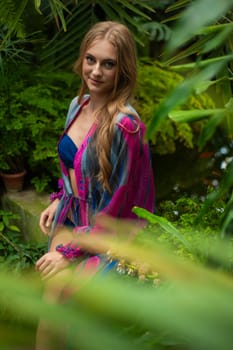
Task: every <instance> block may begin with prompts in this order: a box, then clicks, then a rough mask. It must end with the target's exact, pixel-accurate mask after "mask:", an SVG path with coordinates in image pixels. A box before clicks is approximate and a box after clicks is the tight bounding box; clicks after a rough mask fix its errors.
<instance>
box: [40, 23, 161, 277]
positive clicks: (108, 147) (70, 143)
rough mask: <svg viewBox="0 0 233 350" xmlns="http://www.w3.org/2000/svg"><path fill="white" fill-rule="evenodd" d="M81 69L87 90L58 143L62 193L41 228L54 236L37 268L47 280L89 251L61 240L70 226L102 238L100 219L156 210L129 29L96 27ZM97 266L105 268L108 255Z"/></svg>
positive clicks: (71, 112) (113, 25) (115, 25)
mask: <svg viewBox="0 0 233 350" xmlns="http://www.w3.org/2000/svg"><path fill="white" fill-rule="evenodd" d="M74 71H75V72H76V73H78V74H79V75H80V76H81V79H82V85H81V89H80V92H79V96H78V97H75V98H74V99H73V100H72V102H71V104H70V108H69V111H68V116H67V120H66V125H65V130H64V132H63V134H62V136H61V138H60V140H59V144H58V153H59V157H60V164H61V171H62V180H60V185H61V188H60V191H59V192H58V193H56V194H52V196H51V197H52V203H51V204H50V205H49V207H48V208H46V209H45V210H44V211H43V212H42V214H41V217H40V227H41V230H42V231H43V232H44V233H45V234H49V233H50V232H51V228H52V232H53V233H52V238H51V240H50V242H51V245H50V249H49V252H48V253H47V254H45V255H44V256H43V257H41V258H40V259H39V260H38V262H37V263H36V268H37V269H38V271H39V272H40V273H41V275H42V277H43V278H46V279H47V278H49V277H51V276H53V275H54V274H56V273H57V272H59V271H60V270H62V269H64V268H66V267H67V266H68V265H69V264H70V262H71V261H72V263H74V262H75V259H76V258H78V257H79V261H80V255H81V256H82V254H83V252H82V251H81V250H80V249H79V248H78V247H76V246H74V245H73V244H72V243H71V237H70V236H69V235H68V236H66V235H65V236H64V235H63V236H62V235H61V236H57V235H56V230H55V228H57V227H60V225H69V226H71V227H73V228H74V229H73V230H74V231H73V232H74V233H75V234H78V233H80V232H90V233H96V232H98V227H97V226H96V225H94V218H95V217H96V216H98V215H102V214H108V215H110V216H112V217H117V218H132V219H133V218H135V219H136V216H135V215H134V214H133V213H132V208H133V207H134V206H139V207H143V208H145V209H147V210H149V211H153V210H154V184H153V173H152V169H151V162H150V154H149V147H148V144H147V143H146V142H145V140H144V136H145V126H144V124H143V123H142V121H141V120H140V118H139V116H138V114H137V113H136V111H135V110H134V109H133V107H132V106H131V105H130V104H129V103H130V100H131V98H132V94H133V90H134V86H135V82H136V50H135V43H134V40H133V37H132V35H131V33H130V32H129V30H128V28H127V27H125V26H124V25H122V24H120V23H117V22H111V21H104V22H99V23H97V24H96V25H94V26H93V27H92V28H91V29H90V30H89V32H88V33H87V34H86V36H85V37H84V39H83V42H82V44H81V47H80V56H79V58H78V60H77V62H76V63H75V66H74ZM90 259H93V256H87V255H86V254H85V259H84V260H85V261H89V262H90ZM93 261H95V264H94V265H95V269H98V266H99V265H100V263H101V258H100V257H95V259H94V260H93Z"/></svg>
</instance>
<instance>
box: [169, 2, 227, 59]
mask: <svg viewBox="0 0 233 350" xmlns="http://www.w3.org/2000/svg"><path fill="white" fill-rule="evenodd" d="M231 8H232V0H222V1H219V0H196V1H192V2H191V4H190V5H188V7H187V9H186V10H185V11H184V12H183V14H182V16H181V18H180V19H179V20H178V21H177V24H176V26H175V28H174V31H173V33H172V35H171V39H170V40H169V42H168V45H167V51H168V52H169V53H171V52H173V51H174V50H176V49H177V48H179V47H180V46H182V45H184V44H185V43H186V42H187V41H188V40H189V39H191V38H192V37H193V36H194V35H195V34H197V32H198V31H199V30H200V29H201V28H203V27H205V26H206V25H209V24H211V23H212V22H213V21H216V20H217V19H219V18H220V17H221V16H223V15H224V14H225V13H226V12H227V11H228V10H229V9H231ZM184 28H185V30H184Z"/></svg>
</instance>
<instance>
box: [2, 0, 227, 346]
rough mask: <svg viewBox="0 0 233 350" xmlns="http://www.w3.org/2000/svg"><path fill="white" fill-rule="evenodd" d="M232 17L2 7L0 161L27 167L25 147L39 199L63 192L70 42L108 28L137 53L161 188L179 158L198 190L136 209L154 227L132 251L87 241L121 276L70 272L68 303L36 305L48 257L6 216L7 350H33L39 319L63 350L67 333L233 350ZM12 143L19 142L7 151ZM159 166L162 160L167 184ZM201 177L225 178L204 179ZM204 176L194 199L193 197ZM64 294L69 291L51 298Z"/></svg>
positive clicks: (144, 6)
mask: <svg viewBox="0 0 233 350" xmlns="http://www.w3.org/2000/svg"><path fill="white" fill-rule="evenodd" d="M232 6H233V4H232V1H231V0H225V1H222V2H219V1H217V0H211V1H210V0H202V1H200V0H195V1H188V0H185V1H169V0H166V1H157V2H156V4H155V2H154V1H144V2H141V1H133V2H131V1H123V0H122V1H115V2H114V3H109V2H105V1H82V0H80V1H71V0H70V1H69V0H67V1H64V2H62V1H60V0H50V1H45V0H44V1H40V0H37V1H35V2H33V1H31V2H30V1H28V0H17V1H12V0H6V1H5V2H1V4H0V26H1V46H0V65H1V74H2V76H1V77H2V79H1V82H0V90H1V100H0V101H1V108H0V120H1V123H0V125H1V126H0V128H1V135H3V136H6V139H5V140H6V142H4V143H2V144H1V156H3V155H5V154H6V155H8V156H9V155H10V156H11V155H12V153H10V152H9V153H8V150H11V151H12V150H13V154H14V153H16V150H18V151H19V153H17V156H18V158H20V157H19V154H20V153H22V152H20V151H22V150H23V156H24V157H23V158H24V159H23V162H25V165H26V166H27V167H28V169H30V172H29V179H28V180H29V181H31V183H32V184H34V186H35V188H36V189H37V190H38V191H43V190H48V189H49V188H51V187H55V186H56V183H55V182H56V181H55V178H56V177H57V168H56V148H55V147H56V142H57V137H58V136H57V135H59V134H60V129H61V128H62V127H63V126H62V123H63V121H64V118H58V113H60V114H63V115H64V114H65V113H66V110H67V104H68V103H69V100H70V97H71V96H73V92H74V90H75V91H76V89H77V87H78V80H76V79H77V78H76V77H74V76H73V75H72V74H71V70H72V62H73V60H74V59H75V57H76V55H77V49H78V45H77V46H76V45H73V43H74V42H75V43H76V42H77V44H78V43H79V42H80V39H81V38H82V36H83V33H84V32H86V30H87V29H88V28H89V26H90V25H91V24H92V23H94V22H95V21H96V20H102V19H106V18H112V19H118V20H119V19H120V20H121V21H122V22H124V23H126V24H127V25H129V27H130V28H131V29H132V31H133V33H134V34H135V37H136V40H137V43H138V52H139V57H140V60H139V75H140V79H139V85H138V90H137V94H136V100H135V103H136V104H137V108H138V109H141V110H140V114H141V115H142V118H144V120H145V122H146V123H147V126H148V138H149V140H150V143H151V147H152V150H153V151H154V154H153V157H155V160H156V161H155V164H156V166H157V169H158V170H157V172H159V173H160V174H162V176H163V177H164V178H165V180H167V179H169V178H170V177H175V174H174V173H175V170H176V168H177V167H178V162H177V161H178V160H180V162H181V163H183V164H182V166H183V167H181V168H180V172H181V173H183V174H182V175H183V176H182V179H184V178H185V179H186V178H187V177H190V178H191V185H189V189H190V188H191V193H186V187H185V184H184V183H182V181H181V182H179V183H178V182H177V178H176V179H175V182H172V185H171V188H173V193H171V191H169V194H168V199H167V200H164V201H160V200H159V201H158V203H157V213H156V214H150V213H148V212H145V211H144V210H142V209H140V208H134V211H135V213H137V215H138V216H140V217H142V218H144V219H146V220H147V221H148V223H149V224H148V226H147V227H146V228H145V229H144V230H143V231H141V232H139V234H138V235H137V236H136V239H135V240H134V241H133V242H132V244H126V241H125V240H123V241H121V240H119V241H113V242H111V241H108V240H106V237H105V239H104V240H102V239H101V237H98V239H97V240H96V241H95V240H94V238H93V237H91V241H90V240H88V238H90V237H85V239H84V240H83V241H81V240H80V242H79V244H80V245H83V247H85V248H86V249H91V248H92V249H93V245H94V247H95V249H97V250H99V251H100V252H104V253H106V252H107V254H108V256H109V257H113V258H117V259H118V260H119V263H118V266H117V267H118V269H117V271H115V272H114V273H112V274H109V275H104V278H103V275H100V276H96V278H95V279H93V280H92V281H88V283H86V284H85V283H84V282H86V278H87V276H85V275H84V276H82V277H80V276H78V275H75V278H73V277H74V275H73V271H72V272H71V275H70V276H69V277H70V278H71V279H69V280H68V282H69V287H71V290H73V291H75V292H74V293H73V294H72V296H71V298H70V299H69V302H65V303H64V304H62V305H57V304H50V303H47V302H46V301H45V300H43V299H41V293H42V289H43V287H44V285H43V283H42V282H41V281H40V279H39V276H37V275H35V273H34V271H32V274H31V273H30V272H31V269H32V270H33V269H34V267H33V264H34V262H35V260H36V259H37V257H38V256H39V255H40V254H41V253H42V251H44V250H45V247H44V246H43V245H42V246H33V244H32V242H29V243H28V244H27V243H25V242H21V241H20V236H19V235H18V233H19V232H18V229H17V227H15V226H14V225H13V223H12V222H11V220H13V219H14V215H13V214H12V213H6V212H1V221H0V231H1V247H0V257H1V269H0V277H1V281H2V282H1V284H0V289H1V293H0V305H1V308H0V310H1V312H0V321H1V327H0V337H1V338H0V339H1V346H2V347H3V348H4V349H9V350H12V348H19V347H23V348H24V347H32V346H33V343H34V337H35V327H36V325H37V322H38V318H39V317H43V318H44V319H46V320H47V321H48V322H49V323H50V324H51V325H52V326H53V327H54V331H55V334H56V341H55V343H54V346H55V348H56V350H57V349H58V345H59V343H60V342H61V341H62V340H63V339H62V338H64V337H63V335H64V333H62V332H61V329H63V328H64V324H66V325H67V326H68V328H69V332H70V333H69V335H70V337H69V340H70V341H69V342H70V344H69V347H70V348H71V349H76V348H77V344H78V346H79V347H81V348H82V349H88V350H89V349H100V348H101V349H103V348H111V349H115V348H117V349H119V347H121V348H122V349H127V350H128V349H131V348H132V349H137V348H140V349H145V350H146V349H158V350H161V349H162V350H163V349H174V350H175V349H182V350H183V349H187V350H188V349H194V350H200V349H203V350H204V349H205V350H213V349H216V350H219V349H223V350H225V349H226V350H228V349H231V347H232V340H233V338H232V334H233V329H232V325H233V320H232V315H233V310H232V305H233V302H232V295H233V293H232V288H233V286H232V262H233V249H232V219H233V218H232V203H233V197H232V186H233V162H232V100H231V96H232V30H233V25H232ZM200 14H201V15H200ZM77 23H78V24H77ZM143 43H144V46H143V45H142V44H143ZM154 77H155V79H154ZM140 84H141V85H140ZM25 116H26V118H25ZM8 131H9V132H10V133H11V136H10V138H9V135H10V134H8V133H7V132H8ZM12 134H13V135H15V138H16V140H17V142H16V143H14V142H11V143H10V142H9V140H11V137H12ZM3 136H2V138H3ZM25 142H26V146H25ZM6 145H7V147H6ZM15 145H16V147H15ZM161 145H162V146H163V147H161ZM48 150H49V151H48ZM164 153H165V155H164ZM172 153H173V155H174V158H173V159H174V160H175V162H174V163H172V166H171V167H170V168H169V171H167V164H170V162H171V158H169V157H171V156H172ZM159 156H162V157H165V158H163V159H165V163H166V167H165V170H166V171H165V172H164V173H163V172H162V169H161V168H160V163H158V162H157V161H158V158H159ZM4 160H5V159H4V158H0V164H1V165H2V164H3V161H4ZM187 160H189V162H187ZM192 163H193V165H194V164H195V163H198V166H199V168H198V169H197V168H194V167H191V164H192ZM42 164H43V166H42ZM161 164H162V163H161ZM216 164H217V166H216ZM51 168H52V170H51ZM41 169H43V171H41ZM194 169H195V171H194ZM206 169H208V170H209V169H211V171H213V170H214V171H215V172H216V171H217V175H216V173H215V174H213V173H212V174H211V175H208V176H207V175H206ZM188 170H189V171H190V172H191V176H190V175H189V174H188ZM202 171H203V173H204V175H203V176H201V187H202V186H203V187H204V189H203V188H202V190H203V191H201V195H200V193H194V192H195V191H193V190H194V189H193V187H192V186H193V184H194V182H195V179H197V178H198V180H199V179H200V173H202ZM157 172H156V174H157ZM187 175H188V176H187ZM46 176H48V177H46ZM156 176H157V175H156ZM53 179H54V180H53ZM165 186H167V187H169V186H168V181H165ZM157 188H158V190H159V191H160V186H157ZM103 224H104V227H105V228H106V230H108V229H110V228H111V229H115V230H117V232H119V233H120V234H121V235H122V236H126V237H128V233H129V232H130V231H131V229H132V230H134V227H132V226H131V223H128V222H118V221H113V220H111V219H110V218H104V221H103ZM59 283H64V280H60V281H57V284H55V287H59ZM80 283H82V285H83V287H82V288H80ZM83 283H84V284H83ZM66 291H67V290H66ZM16 310H17V311H16ZM12 334H13V335H14V336H12ZM87 334H88V335H87ZM59 336H61V337H59Z"/></svg>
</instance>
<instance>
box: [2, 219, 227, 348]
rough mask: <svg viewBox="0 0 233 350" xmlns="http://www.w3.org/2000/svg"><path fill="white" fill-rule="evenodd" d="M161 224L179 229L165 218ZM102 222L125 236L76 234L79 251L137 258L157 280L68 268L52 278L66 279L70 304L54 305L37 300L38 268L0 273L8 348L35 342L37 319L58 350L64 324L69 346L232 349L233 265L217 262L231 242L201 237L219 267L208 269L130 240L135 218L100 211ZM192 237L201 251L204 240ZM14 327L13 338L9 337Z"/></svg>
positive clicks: (60, 281) (4, 342)
mask: <svg viewBox="0 0 233 350" xmlns="http://www.w3.org/2000/svg"><path fill="white" fill-rule="evenodd" d="M141 214H142V216H144V217H145V216H146V217H147V218H148V217H149V216H150V213H143V212H141ZM153 219H156V218H155V216H153ZM158 223H161V225H162V226H163V227H164V228H165V229H168V231H170V232H171V234H172V231H173V232H174V233H176V231H175V230H174V228H173V227H172V225H169V223H167V222H162V221H158ZM101 225H103V226H102V227H104V228H106V229H107V231H109V229H110V230H111V231H112V230H114V229H117V230H118V231H117V232H118V234H119V236H121V237H125V239H123V240H121V239H119V240H116V239H115V240H114V241H111V240H108V239H106V235H104V237H103V236H101V235H99V236H98V237H97V236H95V237H90V236H83V235H81V236H80V237H79V244H80V245H81V246H82V247H83V248H84V249H90V250H92V249H94V250H95V251H99V252H100V253H103V252H106V251H108V252H109V253H110V254H111V253H112V254H113V258H114V257H115V256H117V257H122V258H124V259H125V261H128V262H131V263H135V262H137V263H138V264H139V266H141V270H144V273H145V271H157V272H158V273H159V277H160V281H158V278H157V279H156V282H155V283H154V284H153V280H152V281H150V280H145V278H142V276H143V273H141V278H140V279H138V278H134V277H129V276H127V275H124V274H123V275H122V274H119V273H117V272H116V271H112V273H111V272H110V273H108V274H104V275H103V274H101V273H100V275H96V277H95V278H93V279H92V280H90V279H88V275H85V274H82V276H81V275H79V274H75V275H74V271H73V269H72V270H70V274H68V276H67V279H63V278H61V279H59V278H58V279H57V280H56V281H55V280H54V286H55V287H56V288H59V287H61V286H62V285H63V284H64V283H65V284H66V283H67V287H66V295H67V293H69V302H68V303H63V304H60V305H58V304H56V303H53V304H51V303H49V302H46V301H45V300H44V299H41V287H42V285H41V283H40V282H39V280H38V279H37V276H35V274H34V275H33V276H32V275H29V276H28V278H26V277H24V278H22V277H21V278H20V279H19V278H15V277H13V276H9V274H6V273H4V271H1V272H0V275H1V281H2V282H3V283H1V285H0V291H1V293H0V295H1V297H0V304H1V315H0V316H1V319H2V320H4V322H3V323H2V327H1V331H2V337H1V344H2V346H4V348H5V349H12V348H15V347H16V346H19V344H20V346H21V347H32V346H33V341H34V339H33V335H32V333H34V332H35V325H36V323H37V320H38V317H42V318H43V319H44V320H46V321H47V322H48V324H50V325H51V327H52V329H53V333H54V334H55V337H54V343H53V346H54V348H56V349H58V348H59V344H61V343H62V344H64V340H65V338H64V337H65V329H66V330H67V332H68V344H69V348H71V349H77V347H81V348H82V349H87V350H92V349H105V348H111V349H118V348H119V346H120V347H121V348H122V349H125V350H131V349H132V350H133V349H143V350H144V349H145V350H146V349H156V350H165V349H167V348H169V349H177V348H179V349H180V348H182V349H185V350H186V349H187V350H188V349H193V350H200V349H205V350H215V349H216V350H218V349H224V350H230V349H231V345H232V330H233V329H232V321H233V319H232V315H233V309H232V305H233V300H232V295H233V293H232V292H233V285H232V275H231V272H232V270H231V271H228V272H227V271H226V270H224V271H223V270H222V268H221V266H224V264H225V263H226V262H227V261H229V260H230V261H232V252H233V250H232V245H229V244H228V243H226V244H225V243H224V242H221V241H219V240H215V241H209V242H207V241H206V242H205V244H206V246H207V243H208V247H209V253H210V256H211V257H212V261H213V262H215V266H218V268H215V269H214V268H213V264H212V266H211V267H207V266H204V265H203V264H200V263H198V264H197V263H193V262H191V261H190V259H187V258H184V257H183V258H182V259H180V258H178V257H175V256H174V255H173V253H172V252H171V251H170V250H169V249H167V248H165V247H164V246H163V245H161V244H159V243H156V240H154V241H153V242H150V244H144V245H142V244H141V242H140V241H139V242H138V243H136V242H135V243H134V242H132V240H131V241H130V242H129V241H127V237H128V234H129V232H130V231H132V230H133V231H135V226H134V225H133V226H132V223H127V222H124V223H122V222H121V221H117V220H116V221H115V220H113V219H111V218H103V217H102V218H101ZM147 233H148V234H150V233H149V232H147ZM154 234H156V232H154ZM139 235H140V233H139ZM196 243H197V245H196V248H197V249H199V250H200V251H202V248H203V241H201V240H200V241H199V242H196ZM219 247H221V249H219ZM216 248H217V249H216ZM223 252H224V254H222V253H223ZM114 254H115V255H114ZM216 264H217V265H216ZM51 282H52V281H51ZM80 285H82V287H80ZM15 310H17V315H16V313H15ZM64 324H65V325H66V327H65V328H64ZM13 331H14V337H10V336H9V335H10V334H12V332H13ZM68 344H67V345H68Z"/></svg>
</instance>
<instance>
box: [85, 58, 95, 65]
mask: <svg viewBox="0 0 233 350" xmlns="http://www.w3.org/2000/svg"><path fill="white" fill-rule="evenodd" d="M86 60H87V63H88V64H93V63H94V62H95V60H94V58H93V57H91V56H86Z"/></svg>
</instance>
